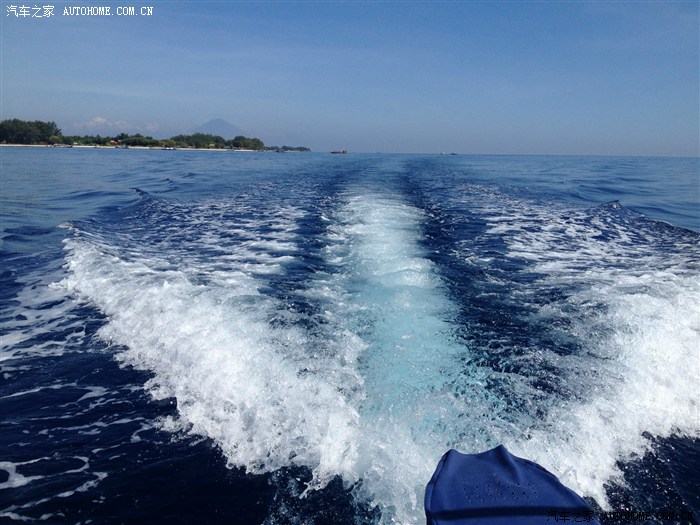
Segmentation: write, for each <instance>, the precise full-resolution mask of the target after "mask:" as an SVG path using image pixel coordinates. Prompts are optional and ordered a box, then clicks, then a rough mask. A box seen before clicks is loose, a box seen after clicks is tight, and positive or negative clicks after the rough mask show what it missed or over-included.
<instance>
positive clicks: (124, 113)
mask: <svg viewBox="0 0 700 525" xmlns="http://www.w3.org/2000/svg"><path fill="white" fill-rule="evenodd" d="M21 5H26V6H29V7H33V6H37V8H40V7H43V6H45V5H52V6H54V9H53V16H50V17H43V18H37V17H32V16H30V17H24V18H22V17H16V16H15V15H14V12H15V11H13V10H12V9H11V6H21ZM66 6H68V7H98V6H110V8H111V11H112V13H113V15H112V16H108V17H101V16H65V15H63V9H64V7H66ZM120 6H134V7H135V8H136V9H135V11H136V13H139V14H138V15H137V16H117V8H118V7H120ZM698 6H699V2H698V1H696V0H693V1H689V2H669V1H663V2H564V1H552V2H525V1H518V2H495V1H494V2H468V1H463V2H263V1H260V2H233V1H218V2H209V1H202V0H197V1H190V0H178V1H170V0H151V1H150V2H141V1H133V0H122V1H120V2H114V1H111V0H102V1H92V0H75V1H72V2H58V1H56V2H53V1H50V0H38V1H37V2H24V3H22V2H7V1H5V0H2V13H1V16H0V18H1V20H2V21H1V27H0V29H1V32H0V39H1V43H2V48H1V54H2V57H1V58H2V64H1V71H0V72H1V77H2V79H1V80H0V83H1V86H0V87H1V89H2V91H1V93H0V96H1V100H0V111H1V115H0V116H1V118H2V119H8V118H20V119H26V120H35V119H37V120H54V121H55V122H56V123H57V124H58V125H59V127H60V128H61V129H62V130H63V132H64V133H65V134H84V133H89V134H96V133H101V134H116V133H119V132H121V131H124V132H127V133H135V132H141V133H143V134H145V135H152V136H154V137H158V138H165V137H168V136H171V135H173V134H176V133H181V132H189V131H191V130H192V129H193V128H195V127H197V126H199V125H201V124H203V123H205V122H207V121H208V120H211V119H214V118H223V119H226V120H228V121H229V122H231V123H232V124H234V125H235V126H238V127H239V128H241V129H243V130H245V131H246V132H247V133H248V134H249V135H251V136H257V137H259V138H261V139H262V140H263V141H264V142H265V143H266V144H268V145H282V144H286V145H290V146H296V145H304V146H309V147H311V148H312V149H313V150H317V151H325V150H329V149H337V148H347V149H349V150H352V151H372V152H374V151H384V152H409V153H410V152H417V153H418V152H442V151H449V152H453V151H454V152H461V153H524V154H604V155H607V154H611V155H692V156H696V155H698V142H699V140H700V139H699V131H698V127H699V124H698V120H699V118H700V117H699V114H700V107H699V98H700V86H699V82H700V81H699V74H700V73H699V67H698V50H699V46H700V41H699V38H698V26H699V15H698ZM142 7H153V11H152V15H151V16H141V15H140V12H141V8H142ZM32 11H33V12H34V13H37V12H38V9H37V11H34V10H32ZM225 138H231V137H225Z"/></svg>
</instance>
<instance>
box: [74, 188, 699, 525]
mask: <svg viewBox="0 0 700 525" xmlns="http://www.w3.org/2000/svg"><path fill="white" fill-rule="evenodd" d="M462 190H463V191H458V192H455V194H454V196H453V198H452V199H451V204H450V203H447V204H450V205H453V206H455V209H467V210H469V211H470V213H474V214H477V215H478V216H479V217H481V220H482V221H483V228H482V229H481V233H479V234H478V235H477V237H479V236H481V238H482V239H481V240H478V239H477V240H476V241H474V242H472V243H471V244H470V243H462V242H455V243H454V244H453V245H452V246H439V247H433V248H434V249H438V248H440V249H442V250H444V251H451V257H452V258H453V259H454V260H456V261H463V262H464V261H467V262H468V264H469V265H477V266H479V265H480V266H482V267H483V268H494V267H496V268H498V269H499V271H501V274H503V273H504V272H506V270H507V271H509V272H516V273H518V272H521V273H522V272H527V273H528V274H530V275H531V277H529V278H528V279H527V280H524V281H520V282H519V285H518V287H517V289H515V288H511V290H510V291H509V292H508V293H507V294H504V299H503V301H504V303H503V304H505V303H507V302H510V303H513V304H514V307H515V306H517V307H518V308H521V307H523V308H524V307H527V308H525V309H524V310H523V312H525V311H526V312H527V316H529V317H527V318H526V319H525V322H526V323H527V324H528V327H529V329H530V330H539V329H540V328H541V329H542V330H544V331H546V332H547V334H546V335H548V336H550V337H551V339H552V341H553V343H552V344H551V345H549V346H537V345H533V346H532V347H527V348H513V349H511V351H510V353H502V354H499V355H494V354H493V352H492V350H491V348H493V347H491V346H489V345H490V343H491V342H493V341H486V340H480V339H479V334H472V335H473V337H470V336H469V335H467V336H465V331H466V332H469V331H470V330H471V331H475V330H478V329H479V328H478V327H476V326H471V325H467V326H465V325H464V323H463V321H462V320H463V319H464V312H465V311H468V310H469V308H470V304H469V301H470V298H469V296H467V295H455V294H454V293H453V292H452V291H451V289H450V286H449V285H448V283H446V281H445V279H444V278H443V277H442V271H443V269H442V268H440V267H439V266H438V265H437V264H436V263H435V262H434V261H435V259H436V258H435V257H434V253H433V252H432V251H431V250H430V249H428V246H429V245H428V244H427V241H426V238H425V228H426V223H427V222H429V221H430V220H432V219H431V217H429V216H428V215H427V213H426V211H425V210H423V209H421V208H419V207H417V206H415V205H413V204H410V203H409V202H407V201H406V200H405V199H404V197H403V196H402V195H401V194H397V193H392V192H377V191H372V192H369V191H367V188H365V187H363V186H357V187H354V188H347V189H345V190H344V191H342V192H340V193H338V194H335V195H333V196H332V198H329V199H330V200H329V204H328V205H326V207H325V208H323V210H322V211H319V209H315V211H313V212H312V211H310V208H304V207H301V206H298V207H297V206H293V205H289V204H282V203H275V202H274V201H273V202H268V203H267V204H266V205H265V207H262V208H260V207H256V206H255V203H254V202H250V201H247V200H246V199H227V198H218V199H211V200H208V201H205V202H199V203H195V204H187V205H186V204H181V203H176V202H166V201H161V200H158V199H149V200H147V201H144V202H142V203H141V205H140V206H138V207H136V208H135V210H132V211H129V212H128V214H127V215H128V216H127V219H126V221H125V223H124V224H121V225H120V226H119V227H118V228H113V227H104V228H102V227H100V226H98V225H95V224H84V225H83V227H81V226H80V225H76V226H75V227H74V229H73V235H72V236H71V238H69V239H67V240H66V241H65V248H66V268H67V271H68V276H67V277H66V278H65V279H64V280H63V283H62V284H63V286H64V287H65V288H66V289H67V290H69V291H70V292H71V293H74V294H76V296H78V297H80V298H82V299H84V300H86V301H89V302H91V303H93V304H95V305H97V306H98V307H99V309H100V310H101V311H102V312H103V313H104V314H105V315H106V317H107V319H108V321H107V323H106V324H105V325H104V326H103V327H102V328H101V329H100V332H99V333H100V336H101V337H102V338H103V339H104V340H106V341H109V342H111V343H112V344H113V345H115V348H119V349H120V350H119V353H118V359H119V360H120V361H121V362H123V363H125V364H128V365H130V366H133V367H135V368H137V369H142V370H148V371H150V372H152V373H153V374H154V375H153V378H152V379H151V380H150V381H149V382H148V383H147V385H146V386H147V388H148V390H149V391H150V393H151V395H152V396H153V397H154V398H156V399H165V398H174V399H175V400H176V401H177V409H178V419H177V420H176V419H173V418H168V419H166V420H164V421H162V425H163V427H164V428H166V429H169V430H171V431H186V432H190V433H193V434H197V435H201V436H206V437H208V438H211V439H212V440H214V442H215V443H216V444H217V446H218V447H219V448H220V449H221V450H222V452H223V453H224V455H225V456H226V458H227V461H228V463H229V465H231V466H237V467H243V468H245V469H246V470H247V471H248V472H251V473H266V472H273V471H276V470H278V469H280V468H284V467H288V466H300V467H305V468H308V469H309V470H310V471H311V472H312V474H313V475H312V480H311V481H310V482H309V484H308V486H307V491H309V490H316V489H319V488H322V487H324V486H326V485H327V484H328V483H330V482H331V481H332V480H333V479H334V478H335V477H336V476H340V477H342V479H343V480H344V482H345V484H346V486H347V487H351V486H352V487H354V491H355V494H356V495H357V496H358V497H359V498H362V499H364V500H367V501H369V502H370V503H371V504H372V505H376V506H378V507H379V508H380V509H381V510H382V514H383V520H384V521H386V522H397V523H406V522H418V521H421V520H422V493H423V489H424V487H425V483H426V482H427V480H428V479H429V477H430V474H431V473H432V471H433V469H434V468H435V465H436V463H437V461H438V459H439V458H440V456H441V455H442V454H443V453H444V452H445V450H446V449H447V448H450V447H457V448H460V449H461V450H463V451H466V452H478V451H482V450H485V449H487V448H490V447H492V446H494V445H496V444H498V443H505V444H506V446H507V447H508V448H509V449H510V450H512V451H513V452H514V453H516V454H518V455H521V456H523V457H527V458H529V459H532V460H534V461H537V462H538V463H540V464H542V465H544V466H545V467H546V468H548V469H549V470H551V471H552V472H554V473H555V474H557V475H558V476H559V477H560V478H561V479H562V481H563V482H564V483H565V484H567V485H569V486H571V487H572V488H574V489H575V490H577V491H579V492H580V493H582V494H584V495H587V496H591V497H593V498H595V499H596V500H597V501H598V502H599V503H600V504H601V505H605V502H606V484H607V483H609V482H610V481H611V480H616V479H617V480H620V479H621V473H620V471H619V468H618V466H617V462H618V461H619V460H625V459H627V458H630V457H633V456H635V455H642V454H644V452H645V451H646V450H648V448H649V442H648V440H647V439H646V438H645V437H644V436H645V433H650V434H651V435H654V436H668V435H671V434H673V433H679V434H683V435H691V436H697V435H698V432H699V429H698V427H697V410H698V408H697V394H696V388H695V374H694V370H693V368H692V366H688V365H687V364H688V363H693V362H697V347H698V346H697V343H698V340H699V337H698V334H700V325H699V324H698V320H697V317H694V316H692V315H689V313H688V312H692V311H693V308H694V305H697V304H698V302H700V280H699V279H698V276H697V268H696V265H694V263H692V258H690V259H689V258H688V257H683V256H677V254H678V253H682V248H683V247H686V246H688V245H690V246H693V242H695V241H696V240H697V239H693V238H690V237H688V235H689V234H678V235H676V236H675V237H674V238H673V239H672V240H669V239H668V238H667V239H665V240H663V243H662V244H663V246H660V244H659V243H661V241H662V239H661V238H660V236H659V235H658V233H655V231H654V227H653V226H648V225H647V226H643V225H640V223H639V220H638V218H636V217H627V216H621V215H620V210H619V209H618V206H617V205H614V204H611V205H608V206H604V207H602V208H601V209H598V210H584V209H573V210H572V209H570V208H567V207H563V206H557V205H552V204H551V203H546V204H543V203H541V202H536V201H532V200H529V201H528V200H524V199H519V198H515V197H510V196H508V195H505V194H498V193H495V194H494V193H493V192H490V193H489V194H488V195H485V194H484V192H483V191H482V190H480V189H479V188H475V187H470V188H462ZM467 190H468V191H467ZM447 204H446V205H445V209H448V206H447ZM310 213H317V214H318V215H317V216H313V217H309V214H310ZM623 215H624V214H623ZM445 217H446V218H447V220H449V221H452V222H453V226H454V227H455V229H459V226H460V224H458V220H457V219H456V218H455V217H454V216H451V215H450V213H448V212H446V215H445ZM309 221H312V222H313V221H315V222H319V221H320V222H321V223H322V225H323V227H322V228H321V229H320V231H321V234H320V235H319V238H318V239H317V241H318V242H317V244H318V253H316V254H315V255H316V257H317V258H318V259H319V261H321V262H322V264H319V265H318V266H317V267H315V269H314V270H313V271H307V273H305V274H304V278H303V279H298V277H297V276H296V275H295V276H294V278H293V277H292V274H293V273H295V272H298V271H299V268H298V261H299V259H300V257H302V254H303V253H304V250H306V249H308V248H307V247H306V246H307V245H308V243H307V244H305V243H306V240H305V239H304V235H305V234H306V233H307V232H306V230H305V229H304V228H303V227H302V224H303V223H306V222H309ZM484 239H487V240H484ZM453 241H454V239H453ZM496 241H497V244H496ZM446 242H447V241H446ZM479 242H483V243H484V245H489V246H491V247H493V246H496V245H498V247H499V248H498V251H495V252H494V251H493V250H492V251H490V252H488V254H489V255H488V256H486V254H487V251H485V250H481V251H480V248H479V247H478V243H479ZM688 243H690V244H688ZM302 246H305V247H302ZM695 249H697V247H696V248H695ZM664 250H666V251H665V252H664ZM669 250H670V251H671V252H672V253H673V255H672V256H669V255H668V252H669ZM508 261H510V262H512V263H513V264H509V263H508ZM516 263H517V264H516ZM455 264H457V263H455ZM460 264H466V263H460ZM457 267H458V268H459V266H457ZM471 275H474V274H471ZM494 275H496V274H495V273H493V272H491V273H489V272H486V273H485V274H484V276H482V277H481V278H482V279H486V280H488V279H491V278H493V276H494ZM512 277H513V276H512V275H511V278H512ZM501 279H504V277H503V275H501ZM501 284H503V283H501ZM511 286H513V285H512V284H511ZM504 287H507V281H506V284H504ZM301 301H306V303H307V304H308V305H309V307H308V308H298V307H296V306H295V304H297V303H299V302H301ZM515 303H519V304H517V305H515ZM496 304H497V303H496V302H494V303H493V304H492V306H491V308H496V306H495V305H496ZM482 335H483V334H482ZM500 335H501V336H504V334H500ZM507 335H508V334H505V336H507ZM541 337H542V338H544V335H542V336H541ZM572 340H573V341H574V342H575V344H568V343H566V341H572ZM567 345H568V346H567ZM490 352H491V353H492V355H489V353H490ZM484 356H486V357H484ZM526 364H527V365H528V366H525V365H526ZM527 370H532V371H533V374H535V375H538V377H537V378H534V379H537V381H535V380H534V379H533V376H532V375H528V374H527ZM541 379H544V380H551V382H554V383H558V384H560V385H561V391H558V392H551V391H549V392H548V393H549V394H551V395H548V396H543V390H542V388H543V387H542V386H541V385H540V384H538V381H539V380H541Z"/></svg>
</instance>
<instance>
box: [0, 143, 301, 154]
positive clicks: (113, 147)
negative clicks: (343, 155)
mask: <svg viewBox="0 0 700 525" xmlns="http://www.w3.org/2000/svg"><path fill="white" fill-rule="evenodd" d="M0 147H8V148H49V149H73V148H81V149H138V150H153V151H164V150H167V151H169V150H177V151H232V152H235V153H276V151H274V150H254V149H226V148H156V147H152V146H128V147H126V148H124V147H119V146H102V145H96V146H87V145H85V144H73V145H69V146H64V145H56V146H53V145H51V144H0ZM285 153H305V152H301V151H285Z"/></svg>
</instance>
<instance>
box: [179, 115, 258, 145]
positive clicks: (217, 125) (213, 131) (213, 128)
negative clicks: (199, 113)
mask: <svg viewBox="0 0 700 525" xmlns="http://www.w3.org/2000/svg"><path fill="white" fill-rule="evenodd" d="M192 132H193V133H207V134H209V135H219V136H220V137H223V138H225V139H227V140H230V139H232V138H235V137H237V136H239V135H243V136H247V135H246V133H245V131H243V130H242V129H241V128H237V127H236V126H234V125H233V124H231V123H230V122H228V121H226V120H224V119H222V118H215V119H214V120H210V121H209V122H207V123H206V124H202V125H201V126H199V127H197V128H195V129H193V130H192Z"/></svg>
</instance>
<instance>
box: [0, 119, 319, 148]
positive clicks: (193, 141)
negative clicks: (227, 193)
mask: <svg viewBox="0 0 700 525" xmlns="http://www.w3.org/2000/svg"><path fill="white" fill-rule="evenodd" d="M0 143H2V144H46V145H64V146H73V145H78V146H122V147H124V146H127V147H129V146H141V147H151V148H197V149H246V150H253V151H270V150H272V151H310V150H309V148H305V147H291V146H282V147H277V146H265V144H264V143H263V141H262V140H260V139H258V138H248V137H244V136H242V135H239V136H237V137H235V138H233V139H230V140H226V139H224V138H223V137H220V136H219V135H210V134H208V133H193V134H191V135H176V136H174V137H171V138H169V139H164V140H161V139H154V138H153V137H144V136H143V135H141V134H140V133H136V134H135V135H128V134H126V133H120V134H119V135H116V136H114V137H103V136H100V135H83V136H82V137H81V136H78V135H63V134H62V133H61V130H60V129H59V128H58V126H57V125H56V123H55V122H42V121H40V120H35V121H27V120H20V119H10V120H3V121H2V122H0Z"/></svg>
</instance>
